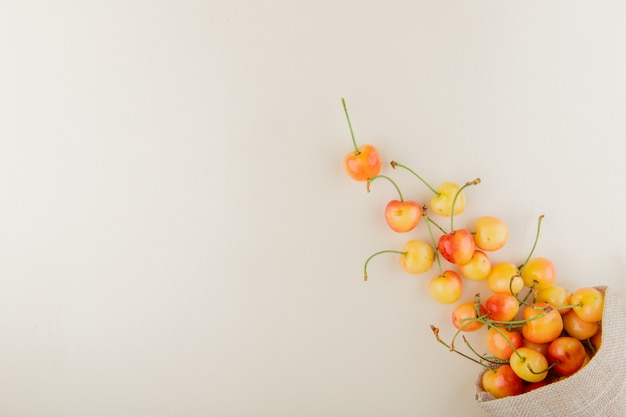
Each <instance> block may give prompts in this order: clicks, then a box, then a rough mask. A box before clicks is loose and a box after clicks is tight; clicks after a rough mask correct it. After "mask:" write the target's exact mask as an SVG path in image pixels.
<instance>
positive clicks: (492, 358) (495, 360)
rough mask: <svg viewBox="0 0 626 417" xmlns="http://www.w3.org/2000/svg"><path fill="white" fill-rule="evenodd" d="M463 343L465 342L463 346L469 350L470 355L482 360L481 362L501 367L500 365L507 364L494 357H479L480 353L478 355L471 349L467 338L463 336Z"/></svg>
mask: <svg viewBox="0 0 626 417" xmlns="http://www.w3.org/2000/svg"><path fill="white" fill-rule="evenodd" d="M463 342H465V346H467V347H468V348H469V350H471V351H472V353H473V354H474V355H476V356H478V357H479V358H480V359H482V360H483V361H487V362H490V363H493V364H496V365H501V364H505V363H509V361H508V360H506V359H500V358H498V357H496V356H485V355H481V354H480V353H478V352H477V351H476V349H474V348H473V347H472V345H471V344H470V342H469V341H468V340H467V338H466V337H465V335H463Z"/></svg>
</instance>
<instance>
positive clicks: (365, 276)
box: [363, 249, 406, 281]
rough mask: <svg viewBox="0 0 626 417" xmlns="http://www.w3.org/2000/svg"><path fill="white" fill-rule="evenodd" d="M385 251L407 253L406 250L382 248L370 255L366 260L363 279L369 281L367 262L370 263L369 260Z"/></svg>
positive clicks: (399, 253)
mask: <svg viewBox="0 0 626 417" xmlns="http://www.w3.org/2000/svg"><path fill="white" fill-rule="evenodd" d="M383 253H396V254H398V255H403V256H404V255H406V252H403V251H400V250H394V249H386V250H381V251H378V252H376V253H374V254H372V255H370V257H369V258H367V260H366V261H365V265H363V280H364V281H367V264H369V262H370V261H371V260H372V258H374V257H375V256H378V255H380V254H383Z"/></svg>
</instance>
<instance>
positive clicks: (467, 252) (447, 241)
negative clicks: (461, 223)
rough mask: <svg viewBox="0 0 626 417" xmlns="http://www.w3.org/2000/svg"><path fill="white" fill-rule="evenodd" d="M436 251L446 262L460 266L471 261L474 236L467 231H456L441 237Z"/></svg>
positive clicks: (474, 247) (474, 246)
mask: <svg viewBox="0 0 626 417" xmlns="http://www.w3.org/2000/svg"><path fill="white" fill-rule="evenodd" d="M437 249H438V251H439V253H440V254H441V256H443V258H444V259H445V260H446V261H448V262H451V263H453V264H456V265H462V264H464V263H467V262H469V260H470V259H472V256H473V255H474V249H476V244H475V243H474V236H473V235H472V234H471V233H470V231H469V230H467V229H458V230H455V231H453V232H452V233H446V234H445V235H441V237H440V238H439V241H438V243H437Z"/></svg>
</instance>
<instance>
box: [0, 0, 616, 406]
mask: <svg viewBox="0 0 626 417" xmlns="http://www.w3.org/2000/svg"><path fill="white" fill-rule="evenodd" d="M625 18H626V5H625V4H624V3H623V2H617V1H615V2H613V1H603V2H585V1H553V2H542V1H530V2H503V1H474V2H469V1H446V2H428V1H390V2H389V1H388V2H370V3H368V2H358V1H344V0H336V1H317V2H292V1H266V2H256V1H242V0H234V1H232V0H229V1H224V0H213V1H137V0H131V1H112V2H109V1H106V2H105V1H94V2H72V1H59V2H45V1H3V2H2V3H1V4H0V60H1V64H0V190H1V193H2V194H1V195H2V200H1V201H2V203H1V205H0V332H1V334H2V343H0V358H1V359H0V392H2V401H1V402H0V415H4V416H20V417H34V416H37V417H39V416H46V417H49V416H63V417H73V416H81V417H82V416H115V417H121V416H129V417H130V416H133V417H142V416H146V417H147V416H150V417H155V416H189V417H195V416H255V417H256V416H268V417H269V416H272V417H277V416H290V417H291V416H360V417H363V416H395V417H402V416H418V415H419V416H445V417H449V416H460V415H463V416H466V417H470V416H471V417H479V416H485V413H484V412H483V411H482V410H481V409H480V408H479V407H478V406H477V405H476V404H475V403H474V391H473V382H474V379H475V376H476V374H477V373H478V372H479V371H480V369H479V368H478V367H477V366H476V365H475V364H473V363H471V362H469V361H466V360H464V359H462V358H460V357H458V356H456V355H454V354H451V353H449V352H447V351H446V350H445V348H443V347H442V346H440V345H438V344H437V343H436V342H435V341H434V339H433V338H432V335H431V333H430V330H429V324H431V323H433V324H436V325H439V326H440V327H441V328H442V332H444V334H448V335H449V334H451V333H450V332H451V327H450V324H449V315H450V311H451V307H450V306H442V305H439V304H436V303H435V302H434V301H432V300H431V299H430V296H429V295H428V293H427V291H428V289H427V288H428V281H429V279H430V278H431V277H432V276H433V275H434V274H436V270H435V269H433V270H431V271H430V272H429V273H426V274H424V275H421V276H410V275H407V274H405V273H404V272H403V271H401V270H400V268H399V266H398V264H397V260H396V259H395V258H394V256H392V255H389V256H384V257H383V256H381V257H380V258H377V259H376V260H375V261H373V262H372V263H371V265H370V268H369V273H370V279H369V281H368V282H367V283H364V282H363V280H362V266H363V262H364V260H365V259H366V257H367V256H369V255H370V254H371V253H373V252H375V251H377V250H380V249H394V248H400V247H401V246H402V245H403V243H404V241H405V240H407V239H408V238H407V236H403V235H398V234H394V233H393V232H391V231H389V230H388V229H387V227H386V225H385V224H384V221H383V218H382V208H383V207H384V204H385V203H386V201H387V200H388V199H390V198H393V197H394V196H395V192H394V190H393V189H392V187H391V186H389V185H388V184H383V183H380V184H376V187H374V186H373V187H372V192H370V193H369V194H368V193H367V192H366V190H365V188H364V185H363V184H359V183H356V182H354V181H352V180H350V179H348V177H347V176H346V175H345V173H344V171H343V167H342V159H343V156H344V155H345V154H346V153H347V152H349V151H350V150H351V146H352V145H351V142H350V137H349V131H348V128H347V125H346V121H345V118H344V114H343V110H342V108H341V102H340V98H341V97H345V98H346V100H347V103H348V106H349V109H350V115H351V118H352V122H353V125H354V129H355V133H356V135H357V140H358V141H359V142H360V143H362V144H364V143H372V144H375V145H376V146H377V147H378V148H379V149H380V151H381V153H382V154H383V158H384V159H385V161H386V163H388V161H389V160H391V159H397V160H401V161H403V162H404V163H405V164H407V165H409V166H411V167H413V168H414V169H415V170H416V171H418V172H420V173H421V174H423V176H425V177H427V178H428V179H429V180H430V181H431V182H433V183H434V184H438V183H441V182H443V181H447V180H451V181H455V182H464V181H468V180H471V179H474V178H476V177H480V178H481V179H482V183H481V184H480V185H479V186H477V187H474V188H472V189H471V190H468V191H467V204H468V208H467V210H466V212H465V213H464V214H463V215H460V216H458V218H457V220H456V222H457V224H469V223H471V221H472V220H473V219H475V218H476V217H477V216H479V215H482V214H490V215H496V216H499V217H502V218H503V219H505V220H506V221H507V222H508V224H509V226H510V229H511V240H510V242H509V244H508V245H507V246H506V247H505V249H503V250H502V251H501V252H498V253H496V254H494V255H493V256H494V259H499V260H512V261H513V262H520V261H522V260H523V259H524V257H525V255H526V254H527V253H528V250H529V248H530V246H531V245H532V241H533V238H534V234H535V226H536V218H537V216H539V215H540V214H545V221H544V223H543V226H542V235H541V238H540V241H539V244H538V247H537V251H536V254H537V255H541V256H546V257H549V258H550V259H552V260H553V261H554V263H555V265H556V267H557V271H558V278H557V279H558V282H559V283H560V284H562V285H564V286H566V287H568V288H572V289H575V288H577V287H581V286H591V285H600V284H604V285H610V286H612V287H614V288H616V289H617V290H618V291H619V292H620V294H622V295H623V296H624V297H625V298H626V286H625V285H624V284H623V277H624V275H625V273H626V250H625V249H626V248H625V244H624V239H625V237H624V236H625V234H626V218H625V217H624V204H625V202H626V194H625V187H624V180H625V179H626V164H625V163H624V150H625V147H624V145H623V143H624V140H625V137H626V124H625V122H624V120H625V119H624V115H625V114H626V77H625V76H624V74H626V50H625V49H624V45H625V44H626V26H625V25H624V21H625ZM384 172H385V173H388V174H390V175H394V178H397V179H398V182H399V183H400V184H401V186H402V187H403V190H404V193H405V194H407V195H411V196H413V195H414V196H415V197H414V198H421V199H425V198H426V196H427V195H428V194H427V190H426V189H425V188H424V187H422V186H421V185H420V184H418V183H417V182H416V181H415V180H414V179H413V178H411V177H410V176H409V175H405V174H404V173H401V172H392V171H391V170H390V168H389V167H388V165H385V167H384ZM423 232H424V229H421V232H416V234H415V235H413V236H418V235H419V234H420V233H423ZM483 284H484V283H477V284H470V285H468V286H467V287H466V288H465V291H464V297H466V298H467V297H471V295H472V294H473V292H475V291H476V290H480V289H481V288H482V289H484V287H482V285H483Z"/></svg>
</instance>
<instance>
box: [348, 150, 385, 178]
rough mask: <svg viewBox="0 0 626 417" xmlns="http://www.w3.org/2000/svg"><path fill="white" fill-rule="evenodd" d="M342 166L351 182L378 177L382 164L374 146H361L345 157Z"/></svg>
mask: <svg viewBox="0 0 626 417" xmlns="http://www.w3.org/2000/svg"><path fill="white" fill-rule="evenodd" d="M343 165H344V168H345V169H346V172H347V173H348V175H349V176H350V177H351V178H352V179H353V180H355V181H367V180H368V179H370V178H372V177H375V176H376V175H378V173H379V172H380V168H381V167H382V162H381V158H380V154H379V153H378V150H376V148H375V147H374V146H372V145H362V146H359V147H358V148H357V149H356V150H354V151H352V152H350V153H349V154H347V155H346V156H345V158H344V160H343Z"/></svg>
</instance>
